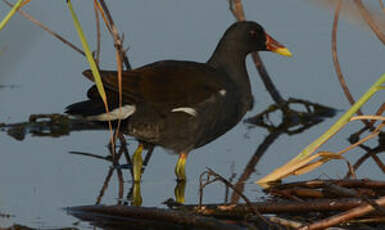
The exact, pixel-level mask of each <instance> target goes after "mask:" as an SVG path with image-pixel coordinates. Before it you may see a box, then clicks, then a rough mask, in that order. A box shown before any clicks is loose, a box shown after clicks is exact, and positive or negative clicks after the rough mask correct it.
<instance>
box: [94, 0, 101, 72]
mask: <svg viewBox="0 0 385 230" xmlns="http://www.w3.org/2000/svg"><path fill="white" fill-rule="evenodd" d="M96 1H97V0H94V10H95V21H96V53H95V62H96V64H97V65H98V66H99V61H100V17H99V11H98V6H97V2H96Z"/></svg>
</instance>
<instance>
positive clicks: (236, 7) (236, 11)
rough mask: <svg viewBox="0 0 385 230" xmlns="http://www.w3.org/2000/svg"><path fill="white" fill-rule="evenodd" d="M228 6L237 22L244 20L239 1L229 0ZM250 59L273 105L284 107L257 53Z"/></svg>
mask: <svg viewBox="0 0 385 230" xmlns="http://www.w3.org/2000/svg"><path fill="white" fill-rule="evenodd" d="M229 6H230V10H231V12H232V13H233V15H234V17H235V18H236V19H237V20H238V21H244V20H246V17H245V12H244V10H243V5H242V1H241V0H229ZM252 57H253V60H254V63H255V67H256V68H257V70H258V72H259V75H260V76H261V79H262V81H263V84H264V85H265V87H266V89H267V91H268V92H269V94H270V96H271V97H272V98H273V100H274V101H275V103H277V104H278V105H279V106H281V107H284V106H285V105H286V101H285V100H284V99H283V98H282V96H281V95H280V94H279V92H278V90H277V88H276V87H275V86H274V84H273V82H272V80H271V78H270V76H269V73H268V72H267V70H266V68H265V65H264V64H263V62H262V60H261V58H260V57H259V55H258V53H256V52H253V53H252Z"/></svg>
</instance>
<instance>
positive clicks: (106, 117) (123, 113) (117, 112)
mask: <svg viewBox="0 0 385 230" xmlns="http://www.w3.org/2000/svg"><path fill="white" fill-rule="evenodd" d="M135 110H136V107H135V105H125V106H122V108H116V109H114V110H112V111H110V112H109V113H102V114H99V115H94V116H88V117H86V118H87V120H94V121H112V120H118V119H121V120H124V119H126V118H127V117H129V116H131V115H132V114H133V113H135Z"/></svg>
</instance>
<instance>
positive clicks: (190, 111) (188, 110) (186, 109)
mask: <svg viewBox="0 0 385 230" xmlns="http://www.w3.org/2000/svg"><path fill="white" fill-rule="evenodd" d="M171 112H184V113H187V114H190V115H191V116H194V117H196V116H197V115H198V112H197V111H196V110H195V109H193V108H190V107H179V108H175V109H172V110H171Z"/></svg>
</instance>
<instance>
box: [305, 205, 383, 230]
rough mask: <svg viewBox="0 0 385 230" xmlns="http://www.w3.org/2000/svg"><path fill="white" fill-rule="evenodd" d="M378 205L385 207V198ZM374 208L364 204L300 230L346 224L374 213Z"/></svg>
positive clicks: (312, 229)
mask: <svg viewBox="0 0 385 230" xmlns="http://www.w3.org/2000/svg"><path fill="white" fill-rule="evenodd" d="M375 202H376V203H377V205H379V206H383V205H385V197H381V198H379V199H377V200H376V201H375ZM374 210H375V209H374V207H373V206H372V205H370V204H363V205H360V206H358V207H356V208H353V209H350V210H348V211H346V212H343V213H340V214H337V215H334V216H331V217H328V218H326V219H323V220H320V221H317V222H315V223H313V224H310V225H307V226H304V227H302V228H300V229H299V230H314V229H325V228H327V227H331V226H335V225H337V224H341V223H344V222H346V221H348V220H351V219H353V218H356V217H361V216H363V215H365V214H367V213H369V212H372V211H374Z"/></svg>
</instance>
